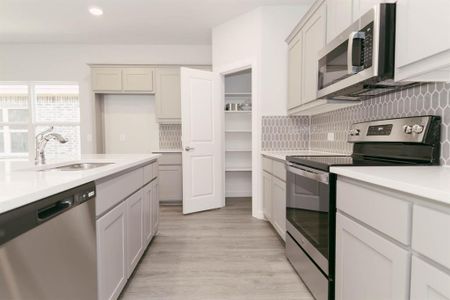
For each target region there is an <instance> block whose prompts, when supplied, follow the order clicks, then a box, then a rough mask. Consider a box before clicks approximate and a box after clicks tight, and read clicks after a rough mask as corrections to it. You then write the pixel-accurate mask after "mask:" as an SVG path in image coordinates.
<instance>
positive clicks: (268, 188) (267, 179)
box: [263, 171, 272, 221]
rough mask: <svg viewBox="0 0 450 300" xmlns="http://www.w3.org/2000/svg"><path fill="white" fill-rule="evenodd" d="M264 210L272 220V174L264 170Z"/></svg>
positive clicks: (266, 215)
mask: <svg viewBox="0 0 450 300" xmlns="http://www.w3.org/2000/svg"><path fill="white" fill-rule="evenodd" d="M263 212H264V216H265V217H266V218H267V219H268V220H269V221H271V220H272V175H270V174H269V173H266V172H264V171H263Z"/></svg>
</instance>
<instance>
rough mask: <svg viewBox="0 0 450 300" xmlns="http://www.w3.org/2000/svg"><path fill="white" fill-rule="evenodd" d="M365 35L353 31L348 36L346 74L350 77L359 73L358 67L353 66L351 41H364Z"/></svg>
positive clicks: (359, 68)
mask: <svg viewBox="0 0 450 300" xmlns="http://www.w3.org/2000/svg"><path fill="white" fill-rule="evenodd" d="M364 38H365V34H364V32H361V31H353V32H352V33H350V35H349V36H348V47H347V73H348V74H350V75H352V74H356V73H358V72H359V71H361V67H360V66H354V65H353V41H354V40H355V39H364Z"/></svg>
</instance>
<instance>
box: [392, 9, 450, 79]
mask: <svg viewBox="0 0 450 300" xmlns="http://www.w3.org/2000/svg"><path fill="white" fill-rule="evenodd" d="M449 12H450V1H448V0H432V1H423V0H398V1H397V12H396V13H397V16H396V34H395V36H396V43H395V50H396V59H395V65H396V73H395V79H396V80H417V81H450V71H449V68H450V63H449V62H450V34H449V33H448V29H449V28H450V18H449V17H448V13H449Z"/></svg>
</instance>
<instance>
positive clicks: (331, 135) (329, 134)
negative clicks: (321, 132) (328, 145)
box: [327, 132, 334, 142]
mask: <svg viewBox="0 0 450 300" xmlns="http://www.w3.org/2000/svg"><path fill="white" fill-rule="evenodd" d="M327 140H328V141H330V142H332V141H334V132H328V136H327Z"/></svg>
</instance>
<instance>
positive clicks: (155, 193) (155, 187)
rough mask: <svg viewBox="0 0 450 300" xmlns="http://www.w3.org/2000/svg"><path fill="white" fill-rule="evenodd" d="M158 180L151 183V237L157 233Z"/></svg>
mask: <svg viewBox="0 0 450 300" xmlns="http://www.w3.org/2000/svg"><path fill="white" fill-rule="evenodd" d="M158 181H159V178H157V179H156V180H155V181H153V199H152V203H153V206H152V207H153V210H152V230H153V236H155V235H156V234H157V233H158V227H159V182H158Z"/></svg>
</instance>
